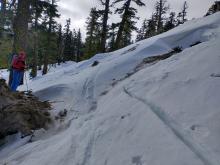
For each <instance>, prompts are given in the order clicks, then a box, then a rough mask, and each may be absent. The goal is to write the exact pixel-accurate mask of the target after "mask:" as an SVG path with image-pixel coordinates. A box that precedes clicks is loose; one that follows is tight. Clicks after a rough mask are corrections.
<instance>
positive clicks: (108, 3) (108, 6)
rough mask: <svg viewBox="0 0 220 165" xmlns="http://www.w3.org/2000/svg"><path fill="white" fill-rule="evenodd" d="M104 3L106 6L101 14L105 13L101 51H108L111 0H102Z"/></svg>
mask: <svg viewBox="0 0 220 165" xmlns="http://www.w3.org/2000/svg"><path fill="white" fill-rule="evenodd" d="M100 1H101V3H102V5H104V6H105V9H104V10H100V11H99V12H101V13H100V14H102V15H103V18H102V30H101V31H102V32H101V44H100V52H102V53H104V52H105V51H106V40H107V32H108V17H109V16H108V15H109V13H110V0H100Z"/></svg>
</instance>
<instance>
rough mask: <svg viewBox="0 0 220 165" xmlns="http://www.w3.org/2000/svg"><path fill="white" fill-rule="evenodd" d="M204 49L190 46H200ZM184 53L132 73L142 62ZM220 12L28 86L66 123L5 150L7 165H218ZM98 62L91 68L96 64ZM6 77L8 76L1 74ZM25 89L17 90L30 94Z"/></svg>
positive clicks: (0, 156) (0, 160) (2, 159)
mask: <svg viewBox="0 0 220 165" xmlns="http://www.w3.org/2000/svg"><path fill="white" fill-rule="evenodd" d="M198 41H200V42H202V43H201V44H199V45H196V46H193V47H190V45H192V44H194V43H196V42H198ZM177 46H179V47H182V48H183V49H184V50H183V51H182V52H181V53H178V54H176V55H174V56H172V57H170V58H168V59H166V60H163V61H160V62H158V63H156V64H154V65H146V66H145V67H143V68H142V69H141V70H140V71H138V72H136V73H134V74H133V75H131V76H128V74H130V73H133V72H134V69H135V68H136V66H137V65H138V64H140V63H141V62H142V60H143V58H146V57H149V56H154V55H161V54H165V53H167V52H170V51H171V50H172V48H175V47H177ZM219 46H220V13H217V14H214V15H212V16H209V17H205V18H201V19H196V20H192V21H188V22H187V23H185V24H184V25H181V26H179V27H177V28H175V29H173V30H171V31H169V32H167V33H164V34H161V35H158V36H155V37H152V38H150V39H147V40H144V41H141V42H138V43H135V44H133V45H131V46H128V47H126V48H123V49H121V50H118V51H115V52H112V53H107V54H98V55H96V56H95V57H93V58H91V59H90V60H87V61H83V62H80V63H67V64H64V65H62V66H59V67H58V68H56V69H53V68H52V69H51V70H50V72H49V74H47V75H45V76H38V77H37V78H35V79H34V80H30V81H28V89H31V90H33V92H34V93H35V94H36V95H37V96H39V98H41V99H42V100H50V101H52V102H53V110H52V111H51V113H52V115H53V116H55V115H56V114H57V113H58V112H59V111H62V110H64V109H67V111H68V113H67V116H66V118H65V119H64V120H62V121H59V120H58V121H56V122H54V124H53V125H52V126H51V128H50V129H48V130H47V131H38V132H36V135H35V137H34V139H33V140H34V141H33V142H32V143H26V141H28V138H26V139H19V138H18V137H15V139H16V140H13V139H9V141H10V142H9V143H8V144H6V146H3V147H2V148H1V150H0V164H7V165H149V164H150V165H219V164H220V158H219V157H220V142H219V139H220V109H219V108H220V101H219V98H220V53H219V52H220V47H219ZM95 60H98V61H99V62H100V63H99V64H98V65H97V66H95V67H91V65H92V64H93V62H94V61H95ZM1 74H2V75H3V77H7V74H6V72H5V71H3V72H2V73H1ZM26 88H27V86H26V85H24V86H22V87H21V88H19V89H20V90H26Z"/></svg>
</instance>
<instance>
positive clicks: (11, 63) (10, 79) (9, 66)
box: [8, 52, 18, 87]
mask: <svg viewBox="0 0 220 165" xmlns="http://www.w3.org/2000/svg"><path fill="white" fill-rule="evenodd" d="M14 58H18V55H17V53H15V52H14V53H12V54H11V55H9V58H8V70H9V78H8V86H9V87H10V86H11V83H12V78H13V69H12V65H13V59H14Z"/></svg>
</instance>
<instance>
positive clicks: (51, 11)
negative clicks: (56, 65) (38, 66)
mask: <svg viewBox="0 0 220 165" xmlns="http://www.w3.org/2000/svg"><path fill="white" fill-rule="evenodd" d="M46 14H47V16H48V20H47V21H46V22H45V23H46V24H48V29H47V51H46V54H45V55H44V67H43V71H42V74H43V75H44V74H47V71H48V63H49V56H50V55H51V54H52V50H53V48H51V46H52V44H51V43H52V35H53V32H54V30H55V27H56V21H55V20H54V19H55V18H56V17H59V14H58V10H57V4H56V0H51V2H48V8H47V10H46Z"/></svg>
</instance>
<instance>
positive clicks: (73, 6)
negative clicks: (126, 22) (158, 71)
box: [58, 0, 215, 38]
mask: <svg viewBox="0 0 220 165" xmlns="http://www.w3.org/2000/svg"><path fill="white" fill-rule="evenodd" d="M111 1H113V0H111ZM142 1H143V2H144V3H145V4H146V6H145V7H138V16H139V17H140V21H138V24H137V26H138V27H140V25H141V23H142V20H143V19H144V18H149V17H150V16H151V14H152V12H153V8H154V4H155V2H156V0H142ZM167 1H168V4H169V5H170V11H176V12H179V11H180V10H181V8H182V6H183V3H184V1H185V0H167ZM214 1H215V0H187V3H188V6H189V8H188V16H187V18H188V19H192V18H198V17H202V16H204V15H205V13H206V12H207V10H208V8H209V7H210V6H211V5H212V4H213V3H214ZM58 6H59V12H60V14H61V17H60V18H59V20H58V22H60V23H62V25H64V24H65V21H66V19H68V18H71V28H76V29H78V28H81V29H82V33H83V38H84V37H85V21H86V18H87V17H88V16H89V12H90V9H91V8H92V7H98V8H100V0H60V1H59V2H58ZM112 10H114V9H112ZM112 20H113V22H114V21H115V20H117V17H116V16H114V15H113V16H112V17H111V21H112Z"/></svg>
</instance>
